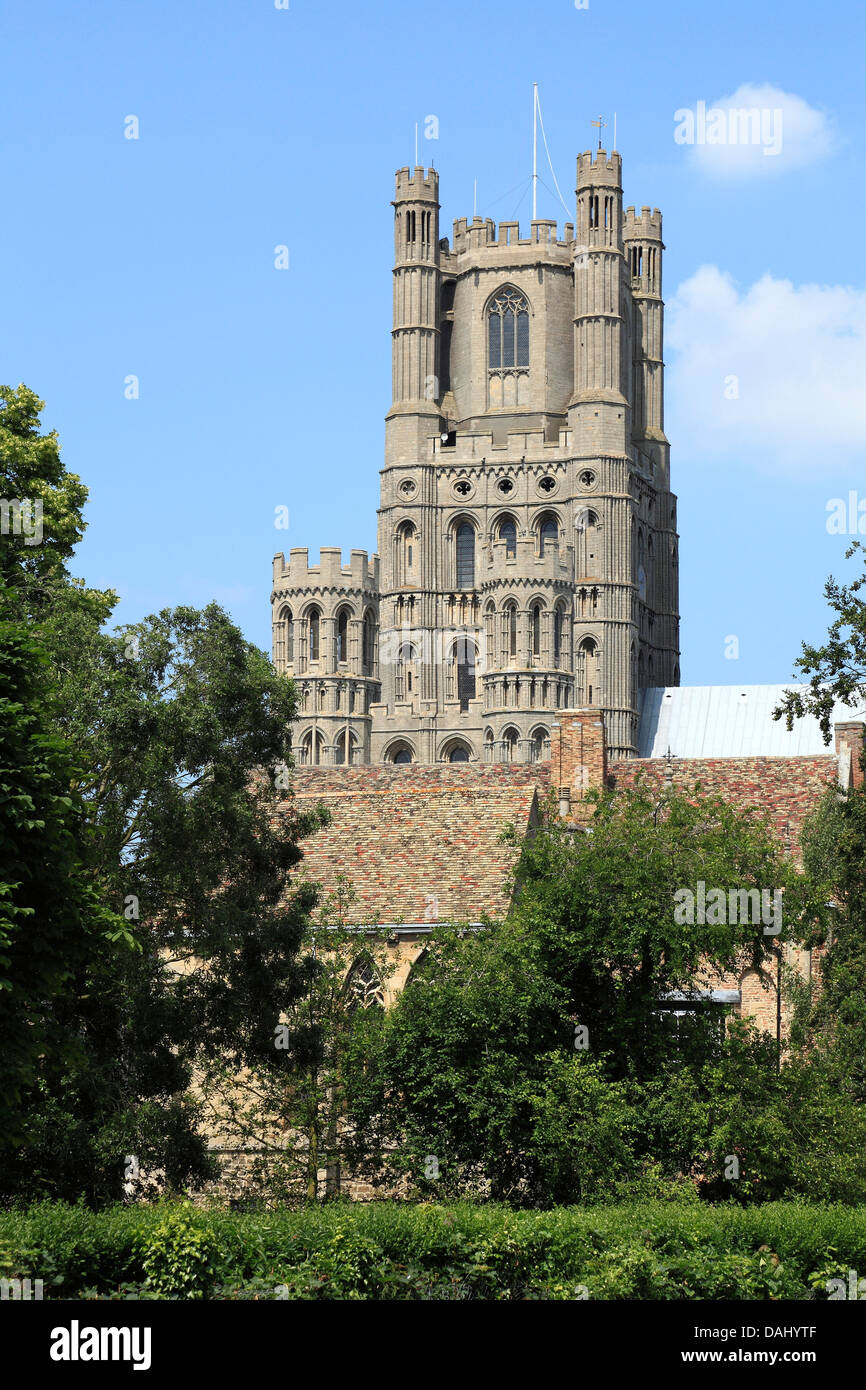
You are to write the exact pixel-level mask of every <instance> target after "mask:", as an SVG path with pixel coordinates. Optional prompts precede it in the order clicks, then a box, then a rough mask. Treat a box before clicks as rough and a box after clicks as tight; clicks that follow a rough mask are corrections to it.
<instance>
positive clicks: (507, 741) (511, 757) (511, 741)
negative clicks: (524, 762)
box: [502, 729, 520, 763]
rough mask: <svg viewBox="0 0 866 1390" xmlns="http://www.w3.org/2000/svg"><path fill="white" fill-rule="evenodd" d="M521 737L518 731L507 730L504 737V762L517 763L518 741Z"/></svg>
mask: <svg viewBox="0 0 866 1390" xmlns="http://www.w3.org/2000/svg"><path fill="white" fill-rule="evenodd" d="M519 737H520V735H519V734H518V732H517V730H516V729H506V730H505V733H504V734H503V735H502V745H503V746H502V761H503V762H504V763H513V762H516V761H517V741H518V738H519Z"/></svg>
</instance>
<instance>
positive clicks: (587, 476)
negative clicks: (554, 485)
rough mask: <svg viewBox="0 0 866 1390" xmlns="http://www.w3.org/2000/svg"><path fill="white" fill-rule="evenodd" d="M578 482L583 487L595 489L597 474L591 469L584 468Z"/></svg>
mask: <svg viewBox="0 0 866 1390" xmlns="http://www.w3.org/2000/svg"><path fill="white" fill-rule="evenodd" d="M578 482H579V483H580V486H581V487H595V474H594V473H593V472H592V471H591V470H590V469H589V468H584V470H583V472H582V473H581V474H580V477H579V478H578Z"/></svg>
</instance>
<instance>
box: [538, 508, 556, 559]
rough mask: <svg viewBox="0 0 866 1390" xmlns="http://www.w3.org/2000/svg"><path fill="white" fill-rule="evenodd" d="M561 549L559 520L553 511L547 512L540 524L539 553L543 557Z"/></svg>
mask: <svg viewBox="0 0 866 1390" xmlns="http://www.w3.org/2000/svg"><path fill="white" fill-rule="evenodd" d="M558 549H559V522H558V521H557V519H556V517H555V516H554V515H553V514H552V513H551V512H546V513H545V514H544V516H543V517H542V518H541V521H540V523H539V526H538V553H539V555H540V556H541V557H542V558H543V557H544V556H545V555H553V554H555V553H556V551H557V550H558Z"/></svg>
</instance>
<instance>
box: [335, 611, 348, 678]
mask: <svg viewBox="0 0 866 1390" xmlns="http://www.w3.org/2000/svg"><path fill="white" fill-rule="evenodd" d="M348 660H349V610H348V608H341V609H340V612H339V614H338V615H337V665H338V666H339V665H340V663H341V662H343V661H348Z"/></svg>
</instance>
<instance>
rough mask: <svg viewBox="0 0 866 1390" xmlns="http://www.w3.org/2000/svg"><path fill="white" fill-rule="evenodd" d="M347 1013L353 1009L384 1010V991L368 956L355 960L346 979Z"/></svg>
mask: <svg viewBox="0 0 866 1390" xmlns="http://www.w3.org/2000/svg"><path fill="white" fill-rule="evenodd" d="M346 997H347V999H348V1002H349V1012H350V1013H354V1011H355V1009H371V1008H375V1009H384V1007H385V991H384V987H383V985H382V977H381V975H380V974H379V971H378V970H377V969H376V966H375V965H374V963H373V961H372V960H371V959H370V957H369V956H368V955H363V956H360V957H359V958H358V960H356V962H355V964H354V965H353V966H352V969H351V970H350V971H349V975H348V977H347V979H346Z"/></svg>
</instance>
